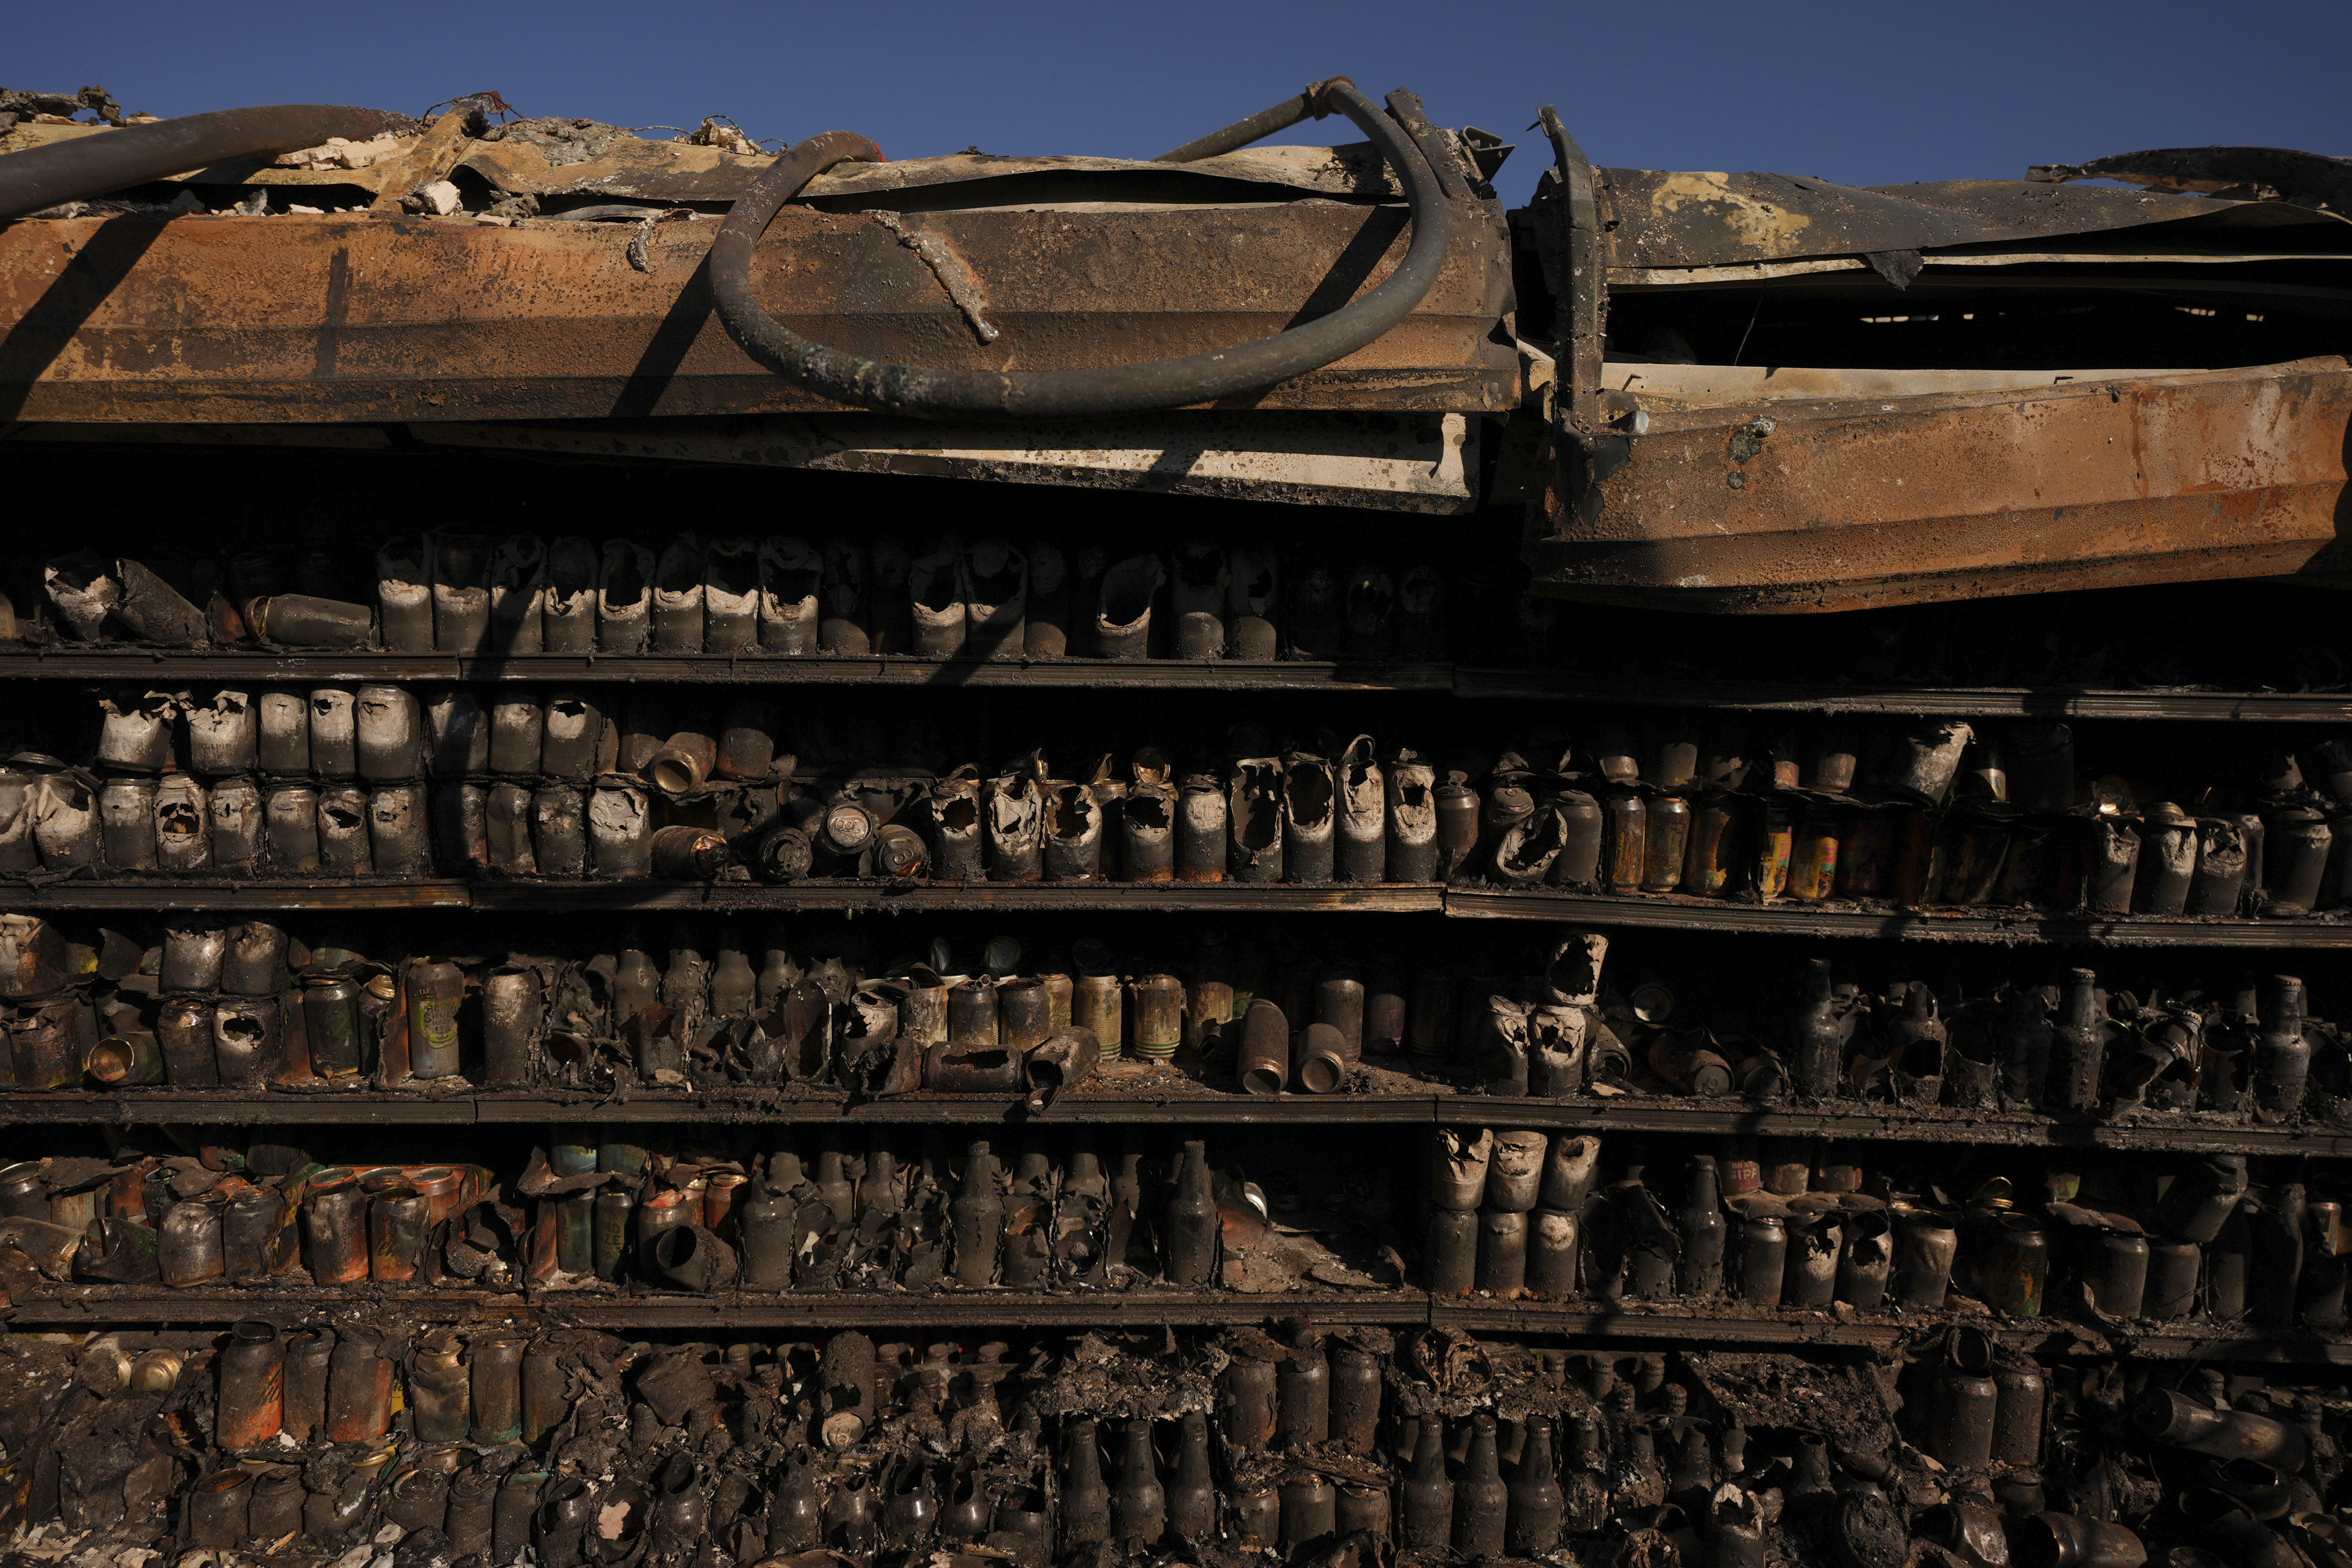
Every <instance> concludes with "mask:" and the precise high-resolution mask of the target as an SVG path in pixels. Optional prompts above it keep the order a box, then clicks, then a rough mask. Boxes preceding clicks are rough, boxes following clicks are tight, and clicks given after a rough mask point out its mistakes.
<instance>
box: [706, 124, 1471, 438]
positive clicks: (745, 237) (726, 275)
mask: <svg viewBox="0 0 2352 1568" xmlns="http://www.w3.org/2000/svg"><path fill="white" fill-rule="evenodd" d="M1325 91H1326V93H1327V94H1328V97H1329V99H1330V101H1331V103H1332V104H1333V105H1334V106H1335V107H1336V108H1338V109H1339V111H1340V112H1341V113H1343V114H1345V115H1346V116H1347V117H1348V118H1349V120H1351V121H1355V123H1356V125H1357V127H1358V128H1359V129H1360V130H1361V131H1362V132H1364V133H1365V135H1367V136H1368V137H1370V139H1371V142H1372V144H1373V145H1374V146H1376V147H1378V148H1379V149H1380V150H1381V157H1383V158H1385V159H1386V160H1387V161H1388V165H1389V167H1390V168H1391V169H1392V170H1394V171H1395V172H1396V175H1397V179H1398V182H1399V183H1400V184H1402V185H1403V186H1404V188H1405V191H1406V193H1407V195H1408V196H1409V198H1410V204H1409V210H1410V212H1411V214H1412V244H1411V246H1410V247H1407V249H1406V251H1405V257H1404V260H1403V262H1402V264H1401V265H1400V266H1399V267H1398V268H1397V269H1396V270H1395V271H1394V272H1392V273H1391V274H1390V275H1389V278H1388V280H1387V281H1386V282H1384V283H1382V284H1381V286H1380V287H1379V288H1377V289H1373V290H1372V291H1371V292H1370V293H1369V294H1366V295H1365V296H1364V297H1363V298H1362V299H1360V300H1355V301H1353V302H1352V303H1350V304H1348V305H1344V306H1342V307H1340V308H1339V310H1334V311H1333V312H1331V314H1329V315H1328V316H1322V317H1318V318H1317V319H1316V320H1315V321H1309V322H1307V323H1306V324H1305V325H1303V326H1297V327H1291V328H1289V329H1287V330H1286V331H1280V332H1276V334H1275V335H1274V336H1272V337H1270V338H1261V339H1259V340H1258V341H1257V342H1251V343H1243V344H1240V345H1238V346H1236V347H1234V348H1226V349H1213V350H1211V351H1209V352H1208V353H1196V354H1186V355H1184V356H1182V357H1181V358H1178V359H1168V360H1153V361H1150V362H1149V363H1143V364H1131V365H1119V366H1114V367H1108V368H1105V369H1099V370H1049V371H989V370H934V369H928V368H925V367H922V366H918V365H903V364H887V363H882V362H880V361H877V360H870V359H866V358H863V357H861V356H859V355H856V354H852V353H845V352H843V351H842V350H840V349H832V348H827V347H825V346H824V344H822V343H813V342H809V341H808V340H807V339H806V338H803V337H801V336H800V335H799V334H797V333H795V332H793V331H790V330H789V329H787V328H786V327H785V326H784V325H783V324H782V322H780V321H777V320H776V319H775V318H774V317H773V316H772V315H770V314H769V313H768V311H767V310H766V308H765V307H763V306H762V305H761V303H760V302H759V301H758V300H756V299H754V298H752V294H751V251H752V247H753V246H754V245H755V244H756V243H757V242H758V240H759V238H760V236H761V234H762V233H763V232H765V231H766V229H767V226H768V224H769V221H770V220H771V219H772V218H773V217H774V216H776V212H777V210H778V209H779V208H781V207H782V205H784V203H785V202H787V201H789V200H790V199H791V198H792V197H793V196H794V195H798V194H799V192H800V190H801V188H802V187H803V185H805V184H808V183H809V181H811V180H813V179H814V178H815V177H816V176H817V175H819V174H823V173H824V171H825V170H827V169H830V168H832V167H833V166H834V165H835V164H836V163H853V162H854V163H880V162H882V161H883V159H882V153H881V150H880V149H879V148H877V147H876V146H875V145H874V143H873V142H868V141H867V140H866V138H865V137H863V136H857V135H853V134H851V133H850V132H845V131H828V132H825V133H824V135H821V136H812V137H810V138H809V139H808V140H807V141H805V142H801V143H800V144H799V145H797V146H795V147H792V148H789V149H787V150H786V151H785V153H784V154H783V155H782V157H780V158H778V159H777V160H776V161H775V163H773V164H772V165H771V166H770V167H769V169H768V171H767V172H766V173H765V174H761V176H760V177H759V179H757V180H756V181H754V182H752V184H751V189H749V190H747V191H745V192H744V193H743V195H741V196H740V197H738V198H737V199H736V202H735V205H734V206H733V207H731V208H730V209H729V211H728V214H727V221H726V223H725V224H724V225H722V226H720V228H719V237H718V238H717V239H716V240H715V241H713V242H712V244H711V247H710V256H709V268H710V288H711V293H712V296H713V298H714V299H715V300H716V301H717V303H718V307H719V320H720V321H721V322H723V323H724V324H725V326H726V328H727V332H728V335H729V336H730V337H731V338H733V339H734V340H735V342H736V343H737V344H738V345H739V346H740V348H741V349H742V350H743V352H744V353H747V354H749V355H751V357H752V358H753V359H755V360H757V361H759V362H760V363H761V364H763V365H766V366H767V367H768V368H769V369H770V370H772V371H774V372H775V373H776V374H779V375H782V376H785V377H788V378H789V379H791V380H793V381H795V382H798V383H799V384H802V385H803V386H805V387H807V388H808V389H809V390H811V391H812V392H816V393H820V394H822V395H824V396H826V397H830V398H833V399H835V401H837V402H841V403H850V404H856V405H858V406H860V407H864V408H870V409H873V410H875V411H877V413H883V414H910V415H916V416H924V417H929V418H991V417H995V418H1006V417H1014V418H1021V417H1025V418H1041V419H1067V418H1079V417H1087V416H1105V415H1117V414H1141V413H1147V412H1150V411H1153V410H1157V409H1163V408H1181V407H1184V406H1186V405H1191V404H1195V403H1208V402H1212V401H1213V400H1215V399H1217V398H1220V397H1230V396H1232V395H1234V394H1236V393H1241V392H1246V391H1249V390H1251V389H1253V388H1255V387H1262V386H1270V385H1272V384H1275V383H1276V382H1279V381H1286V380H1287V379H1289V378H1290V377H1292V376H1295V375H1302V374H1306V373H1307V372H1308V371H1310V370H1314V369H1317V368H1318V367H1320V366H1322V365H1327V364H1329V363H1331V362H1332V361H1333V360H1336V359H1339V358H1342V357H1343V356H1345V355H1348V354H1350V353H1355V352H1356V351H1357V350H1358V349H1360V348H1362V347H1363V346H1364V345H1365V344H1366V343H1369V342H1372V341H1373V340H1374V339H1376V338H1378V337H1380V336H1381V334H1382V333H1383V332H1385V331H1388V330H1389V329H1390V328H1391V327H1393V326H1395V325H1396V324H1397V323H1398V322H1399V321H1402V320H1403V319H1404V318H1405V317H1406V316H1407V315H1408V314H1410V313H1411V312H1412V309H1413V307H1414V306H1416V305H1418V304H1420V303H1421V301H1422V299H1423V296H1424V295H1426V294H1427V293H1428V292H1429V289H1430V286H1431V285H1432V284H1433V283H1435V282H1436V281H1437V273H1438V269H1439V268H1441V267H1442V266H1443V265H1444V260H1445V246H1446V210H1445V194H1444V189H1443V188H1442V187H1441V186H1440V185H1439V184H1438V179H1437V175H1436V174H1435V173H1434V172H1433V171H1432V170H1431V168H1430V166H1429V161H1428V159H1427V158H1426V157H1424V156H1423V153H1422V151H1421V148H1420V146H1419V145H1418V144H1417V143H1416V142H1414V141H1413V139H1412V136H1411V135H1410V134H1409V133H1408V132H1406V131H1405V130H1404V129H1403V128H1402V127H1401V126H1399V125H1398V124H1397V123H1396V121H1393V120H1391V119H1390V118H1389V117H1388V116H1387V115H1385V114H1382V113H1381V111H1380V110H1379V109H1377V108H1376V107H1374V105H1373V104H1372V102H1371V100H1370V99H1368V98H1366V97H1365V96H1364V95H1363V94H1362V93H1360V92H1359V91H1357V90H1356V89H1355V87H1354V86H1353V85H1352V84H1349V83H1347V82H1345V81H1344V79H1334V80H1332V81H1331V82H1329V83H1327V84H1325Z"/></svg>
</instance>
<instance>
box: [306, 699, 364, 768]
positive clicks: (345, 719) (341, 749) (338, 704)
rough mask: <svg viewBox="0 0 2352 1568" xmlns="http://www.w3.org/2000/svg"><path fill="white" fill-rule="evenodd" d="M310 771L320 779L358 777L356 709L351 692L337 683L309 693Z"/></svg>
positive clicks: (358, 754)
mask: <svg viewBox="0 0 2352 1568" xmlns="http://www.w3.org/2000/svg"><path fill="white" fill-rule="evenodd" d="M310 771H311V772H312V773H316V774H317V775H318V776H319V777H320V778H322V779H335V780H339V781H340V780H346V779H356V778H358V777H359V774H360V752H359V727H358V721H357V713H356V710H355V709H354V707H353V705H352V694H351V693H350V692H348V691H345V690H343V689H341V688H339V687H320V688H319V689H316V690H314V691H312V692H311V693H310Z"/></svg>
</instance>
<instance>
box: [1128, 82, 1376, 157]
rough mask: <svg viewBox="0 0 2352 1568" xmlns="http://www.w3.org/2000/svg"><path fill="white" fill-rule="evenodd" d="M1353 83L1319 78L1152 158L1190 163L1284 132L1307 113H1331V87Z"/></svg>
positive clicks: (1320, 114)
mask: <svg viewBox="0 0 2352 1568" xmlns="http://www.w3.org/2000/svg"><path fill="white" fill-rule="evenodd" d="M1355 85H1356V84H1355V82H1354V81H1352V80H1351V79H1349V78H1347V77H1344V76H1335V77H1333V78H1332V79H1330V80H1328V81H1318V82H1316V83H1314V84H1313V85H1312V86H1310V87H1308V88H1307V90H1306V91H1305V92H1302V93H1300V94H1299V95H1298V96H1297V98H1286V99H1284V100H1282V101H1281V102H1280V103H1277V104H1276V105H1275V106H1274V107H1273V108H1272V109H1261V110H1258V111H1257V112H1256V113H1255V114H1253V115H1251V116H1250V117H1249V118H1248V119H1247V120H1236V121H1234V122H1233V123H1232V124H1231V125H1228V126H1226V127H1225V128H1224V129H1223V131H1212V132H1209V133H1208V134H1207V135H1206V136H1196V137H1194V138H1193V139H1192V141H1190V142H1185V143H1184V145H1182V146H1181V147H1179V148H1177V149H1176V150H1175V151H1174V152H1172V153H1160V156H1158V157H1157V158H1154V159H1153V160H1151V161H1152V162H1153V163H1197V162H1198V161H1200V160H1201V159H1202V158H1213V157H1215V156H1217V155H1218V154H1219V153H1230V152H1232V151H1233V150H1234V148H1236V147H1246V146H1248V145H1249V144H1250V143H1251V142H1257V141H1261V140H1263V139H1264V138H1265V137H1268V136H1271V135H1273V134H1274V133H1275V132H1277V131H1287V130H1289V129H1290V128H1291V127H1292V126H1294V125H1296V124H1297V123H1298V122H1299V121H1302V120H1304V119H1306V118H1307V116H1308V115H1310V114H1311V115H1313V116H1314V117H1315V118H1316V119H1318V120H1320V119H1322V118H1323V117H1324V116H1325V115H1327V114H1328V113H1330V112H1331V89H1333V88H1335V87H1353V86H1355Z"/></svg>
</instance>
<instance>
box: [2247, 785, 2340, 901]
mask: <svg viewBox="0 0 2352 1568" xmlns="http://www.w3.org/2000/svg"><path fill="white" fill-rule="evenodd" d="M2332 837H2333V835H2332V834H2331V833H2330V832H2329V831H2328V826H2327V819H2326V817H2325V816H2321V815H2320V814H2319V813H2318V812H2316V811H2314V810H2312V809H2310V808H2309V807H2308V806H2291V807H2289V808H2288V809H2286V810H2284V811H2278V812H2273V813H2272V814H2271V815H2270V816H2268V817H2266V818H2265V819H2263V891H2264V892H2266V893H2268V894H2269V895H2270V900H2269V901H2270V903H2271V904H2272V905H2273V906H2275V907H2276V908H2277V909H2278V910H2281V911H2283V912H2294V913H2298V914H2308V913H2309V912H2310V911H2312V910H2315V909H2317V908H2319V907H2320V900H2319V890H2320V880H2321V878H2322V877H2323V876H2324V875H2325V873H2326V869H2327V850H2328V846H2329V842H2330V840H2331V838H2332Z"/></svg>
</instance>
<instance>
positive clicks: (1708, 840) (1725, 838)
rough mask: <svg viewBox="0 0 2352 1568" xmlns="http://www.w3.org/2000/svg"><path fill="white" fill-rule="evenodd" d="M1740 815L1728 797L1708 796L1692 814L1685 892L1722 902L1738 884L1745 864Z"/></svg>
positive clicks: (1684, 860) (1684, 863) (1683, 888)
mask: <svg viewBox="0 0 2352 1568" xmlns="http://www.w3.org/2000/svg"><path fill="white" fill-rule="evenodd" d="M1745 854H1746V850H1745V847H1744V846H1743V845H1742V844H1741V842H1740V832H1739V812H1738V805H1737V803H1736V802H1735V801H1734V800H1733V798H1732V797H1731V796H1730V795H1724V794H1719V793H1718V794H1709V795H1703V796H1701V797H1700V799H1699V803H1698V805H1697V806H1696V809H1695V810H1693V812H1692V813H1691V830H1690V847H1689V848H1688V849H1687V850H1686V851H1685V854H1684V858H1683V879H1682V890H1683V891H1684V892H1685V893H1688V894H1690V895H1692V896H1693V897H1694V898H1702V899H1720V898H1724V897H1727V896H1728V895H1729V893H1730V892H1731V890H1732V889H1734V888H1735V887H1737V886H1738V880H1739V874H1740V871H1741V869H1742V868H1743V866H1744V863H1745V859H1744V858H1745Z"/></svg>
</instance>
